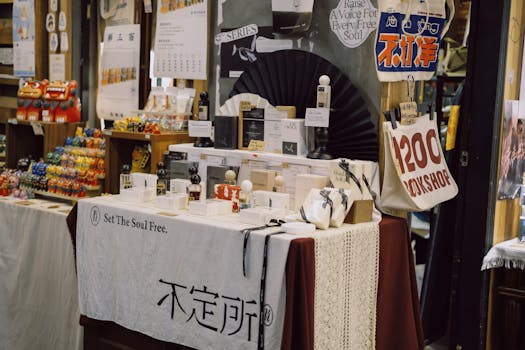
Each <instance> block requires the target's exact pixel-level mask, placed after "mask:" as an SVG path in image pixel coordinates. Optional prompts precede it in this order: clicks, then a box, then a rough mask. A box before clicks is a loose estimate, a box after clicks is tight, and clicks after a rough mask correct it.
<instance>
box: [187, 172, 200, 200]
mask: <svg viewBox="0 0 525 350" xmlns="http://www.w3.org/2000/svg"><path fill="white" fill-rule="evenodd" d="M188 171H189V173H190V182H191V184H189V185H188V188H187V192H188V200H190V201H198V200H200V198H201V192H202V186H201V177H200V176H199V174H198V169H197V167H194V166H192V167H190V168H189V169H188Z"/></svg>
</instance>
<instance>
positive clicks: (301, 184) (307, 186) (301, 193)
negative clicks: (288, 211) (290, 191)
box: [295, 174, 330, 210]
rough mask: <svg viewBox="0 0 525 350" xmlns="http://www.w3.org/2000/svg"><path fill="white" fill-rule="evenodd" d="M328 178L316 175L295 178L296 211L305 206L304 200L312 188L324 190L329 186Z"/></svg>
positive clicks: (303, 175)
mask: <svg viewBox="0 0 525 350" xmlns="http://www.w3.org/2000/svg"><path fill="white" fill-rule="evenodd" d="M329 183H330V179H329V177H328V176H323V175H314V174H299V175H297V176H296V178H295V209H296V210H297V209H299V208H300V207H301V205H303V202H304V200H305V199H306V197H307V196H308V193H309V192H310V190H311V189H312V188H318V189H322V188H325V187H326V186H328V184H329Z"/></svg>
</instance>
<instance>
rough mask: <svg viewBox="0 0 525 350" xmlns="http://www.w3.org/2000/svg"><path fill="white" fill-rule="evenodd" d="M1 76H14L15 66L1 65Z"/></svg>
mask: <svg viewBox="0 0 525 350" xmlns="http://www.w3.org/2000/svg"><path fill="white" fill-rule="evenodd" d="M0 74H9V75H13V65H8V64H0Z"/></svg>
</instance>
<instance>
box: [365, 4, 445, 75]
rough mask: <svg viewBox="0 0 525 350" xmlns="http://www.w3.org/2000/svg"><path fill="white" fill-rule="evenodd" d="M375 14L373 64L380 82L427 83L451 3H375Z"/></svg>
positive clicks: (435, 62)
mask: <svg viewBox="0 0 525 350" xmlns="http://www.w3.org/2000/svg"><path fill="white" fill-rule="evenodd" d="M445 2H446V3H447V5H448V8H449V16H448V21H447V14H446V10H445ZM378 10H379V12H380V14H379V23H378V26H377V34H376V41H375V62H376V70H377V76H378V78H379V81H402V80H409V78H410V79H412V78H413V79H414V80H430V79H431V78H432V77H433V76H434V72H435V71H436V68H437V64H438V55H439V46H440V43H441V39H443V36H444V35H445V33H446V32H447V30H448V27H449V25H450V22H451V20H452V18H453V17H454V12H455V7H454V0H378Z"/></svg>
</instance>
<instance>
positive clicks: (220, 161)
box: [168, 143, 380, 205]
mask: <svg viewBox="0 0 525 350" xmlns="http://www.w3.org/2000/svg"><path fill="white" fill-rule="evenodd" d="M168 149H169V151H170V152H182V153H186V154H187V155H188V160H190V161H195V162H199V174H200V175H201V177H202V178H203V179H205V178H206V168H207V166H208V165H228V166H241V164H243V163H246V162H248V161H255V162H257V161H258V162H265V163H266V164H267V167H268V168H271V169H275V170H279V171H282V170H283V169H290V167H292V166H294V165H298V166H308V167H309V173H310V174H314V175H324V176H329V168H330V164H331V163H332V162H338V161H339V160H338V159H334V160H321V159H310V158H306V157H300V156H291V155H286V154H276V153H268V152H253V151H245V150H228V149H216V148H211V147H206V148H204V147H193V144H190V143H184V144H177V145H170V146H169V148H168ZM349 162H359V163H368V164H370V165H371V166H370V168H371V174H368V175H367V178H368V181H369V183H370V187H371V190H372V192H373V193H372V195H373V196H374V197H375V201H376V205H377V202H378V199H379V193H380V190H379V186H380V185H379V165H378V163H377V162H371V161H365V160H350V161H349ZM296 175H297V174H296ZM238 180H239V181H242V180H243V179H242V178H240V177H239V179H238ZM285 186H286V192H287V193H289V194H290V196H292V198H293V197H294V195H295V182H294V184H293V185H292V184H289V183H285Z"/></svg>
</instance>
